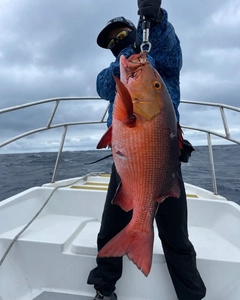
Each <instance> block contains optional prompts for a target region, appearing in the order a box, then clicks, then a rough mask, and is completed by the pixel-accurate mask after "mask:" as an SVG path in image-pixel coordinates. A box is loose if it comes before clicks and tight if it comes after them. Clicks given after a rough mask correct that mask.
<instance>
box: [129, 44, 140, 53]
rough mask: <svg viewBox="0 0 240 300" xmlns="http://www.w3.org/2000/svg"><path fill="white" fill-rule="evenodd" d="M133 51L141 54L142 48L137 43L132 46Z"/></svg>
mask: <svg viewBox="0 0 240 300" xmlns="http://www.w3.org/2000/svg"><path fill="white" fill-rule="evenodd" d="M131 47H132V49H133V51H134V52H135V53H140V52H141V48H140V45H139V43H138V42H135V43H134V44H133V45H131Z"/></svg>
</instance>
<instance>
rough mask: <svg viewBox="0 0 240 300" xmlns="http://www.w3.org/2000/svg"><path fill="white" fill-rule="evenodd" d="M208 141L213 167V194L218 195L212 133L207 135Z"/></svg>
mask: <svg viewBox="0 0 240 300" xmlns="http://www.w3.org/2000/svg"><path fill="white" fill-rule="evenodd" d="M207 140H208V151H209V159H210V167H211V172H212V185H213V193H214V194H215V195H218V192H217V181H216V174H215V168H214V160H213V151H212V142H211V134H210V133H207Z"/></svg>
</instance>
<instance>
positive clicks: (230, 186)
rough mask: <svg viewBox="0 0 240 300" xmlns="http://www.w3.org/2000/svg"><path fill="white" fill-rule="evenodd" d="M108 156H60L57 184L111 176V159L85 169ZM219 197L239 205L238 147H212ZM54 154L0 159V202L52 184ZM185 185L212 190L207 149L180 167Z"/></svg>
mask: <svg viewBox="0 0 240 300" xmlns="http://www.w3.org/2000/svg"><path fill="white" fill-rule="evenodd" d="M109 154H110V151H109V150H92V151H75V152H63V153H62V156H61V160H60V164H59V168H58V172H57V177H56V180H61V179H65V178H71V177H78V176H81V175H84V174H87V173H90V172H105V173H110V171H111V165H112V158H107V159H104V160H102V161H100V162H98V163H95V164H92V165H87V164H86V163H88V162H92V161H95V160H97V159H99V158H102V157H105V156H107V155H109ZM213 155H214V161H215V172H216V178H217V186H218V194H220V195H222V196H224V197H226V198H227V199H228V200H230V201H234V202H236V203H238V204H240V146H239V145H224V146H213ZM56 157H57V153H54V152H41V153H25V154H1V155H0V170H1V172H0V201H1V200H4V199H6V198H8V197H10V196H12V195H15V194H16V193H19V192H21V191H24V190H26V189H28V188H31V187H33V186H41V185H42V184H44V183H48V182H51V179H52V175H53V169H54V165H55V161H56ZM182 172H183V178H184V181H185V182H187V183H191V184H194V185H198V186H200V187H203V188H205V189H208V190H211V191H212V190H213V189H212V180H211V170H210V162H209V154H208V147H207V146H199V147H195V151H194V152H193V153H192V156H191V158H190V160H189V162H188V163H182Z"/></svg>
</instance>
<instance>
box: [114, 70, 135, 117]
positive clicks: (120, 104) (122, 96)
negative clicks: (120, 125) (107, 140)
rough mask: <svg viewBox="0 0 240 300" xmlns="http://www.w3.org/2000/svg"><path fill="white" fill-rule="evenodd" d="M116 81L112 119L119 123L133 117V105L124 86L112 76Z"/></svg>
mask: <svg viewBox="0 0 240 300" xmlns="http://www.w3.org/2000/svg"><path fill="white" fill-rule="evenodd" d="M113 77H114V79H115V81H116V89H117V96H116V97H117V98H116V99H115V106H114V117H115V118H116V119H118V120H120V121H123V120H125V119H126V118H129V116H132V115H133V103H132V98H131V95H130V93H129V91H128V89H127V88H126V87H125V85H124V84H123V83H122V82H121V81H120V80H119V79H118V78H117V77H116V76H114V75H113Z"/></svg>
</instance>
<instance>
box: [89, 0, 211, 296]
mask: <svg viewBox="0 0 240 300" xmlns="http://www.w3.org/2000/svg"><path fill="white" fill-rule="evenodd" d="M138 14H139V15H140V20H139V24H138V27H137V28H136V27H135V26H134V24H133V23H132V22H131V21H129V20H127V19H125V18H124V17H117V18H114V19H112V20H110V21H109V22H108V23H107V25H106V27H105V28H104V29H103V30H102V31H101V32H100V34H99V35H98V38H97V43H98V45H99V46H100V47H102V48H106V49H109V50H110V51H111V52H112V53H113V55H114V56H115V58H116V59H115V61H114V62H112V63H111V64H110V66H109V67H108V68H106V69H104V70H103V71H101V72H100V73H99V75H98V77H97V91H98V94H99V96H100V97H101V98H103V99H106V100H108V101H109V102H110V106H109V115H108V120H107V125H108V130H107V132H106V133H105V134H104V136H103V137H102V139H101V140H100V142H99V144H98V146H97V148H103V147H107V146H109V147H111V148H112V153H113V160H114V163H113V166H112V173H111V178H110V183H109V188H108V193H107V197H106V202H105V206H104V211H103V215H102V222H101V228H100V231H99V234H98V238H97V244H98V251H99V253H98V257H97V259H96V261H97V267H96V268H94V269H93V270H91V272H90V274H89V277H88V281H87V282H88V284H93V285H94V288H95V290H96V296H95V297H94V300H98V299H105V300H106V299H109V300H114V299H117V295H116V294H115V293H114V291H115V286H116V283H117V281H118V280H119V279H120V277H121V276H122V256H123V255H125V254H126V255H127V256H128V257H129V259H131V260H132V261H133V262H134V263H135V264H136V266H137V267H138V268H139V269H140V270H141V271H142V272H143V274H144V275H145V276H147V275H148V274H149V272H150V269H151V263H152V252H153V237H154V234H153V221H154V218H155V220H156V225H157V229H158V235H159V238H160V240H161V243H162V248H163V251H164V255H165V259H166V263H167V266H168V270H169V273H170V276H171V279H172V282H173V285H174V288H175V291H176V295H177V297H178V299H179V300H200V299H203V298H204V297H205V295H206V287H205V285H204V283H203V280H202V278H201V276H200V274H199V272H198V270H197V266H196V252H195V250H194V247H193V245H192V244H191V242H190V241H189V238H188V229H187V202H186V193H185V188H184V183H183V179H182V175H181V163H180V161H185V162H186V161H187V160H188V157H189V156H190V153H191V151H192V149H193V148H192V147H191V144H190V143H189V142H187V141H184V140H183V138H182V132H181V128H180V126H179V112H178V106H179V103H180V88H179V73H180V70H181V67H182V53H181V47H180V42H179V39H178V37H177V35H176V33H175V30H174V28H173V26H172V25H171V23H170V22H168V14H167V12H166V10H164V9H163V8H161V0H138ZM149 27H150V29H149ZM143 33H144V34H143ZM148 37H149V40H148ZM116 90H117V93H116Z"/></svg>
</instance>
